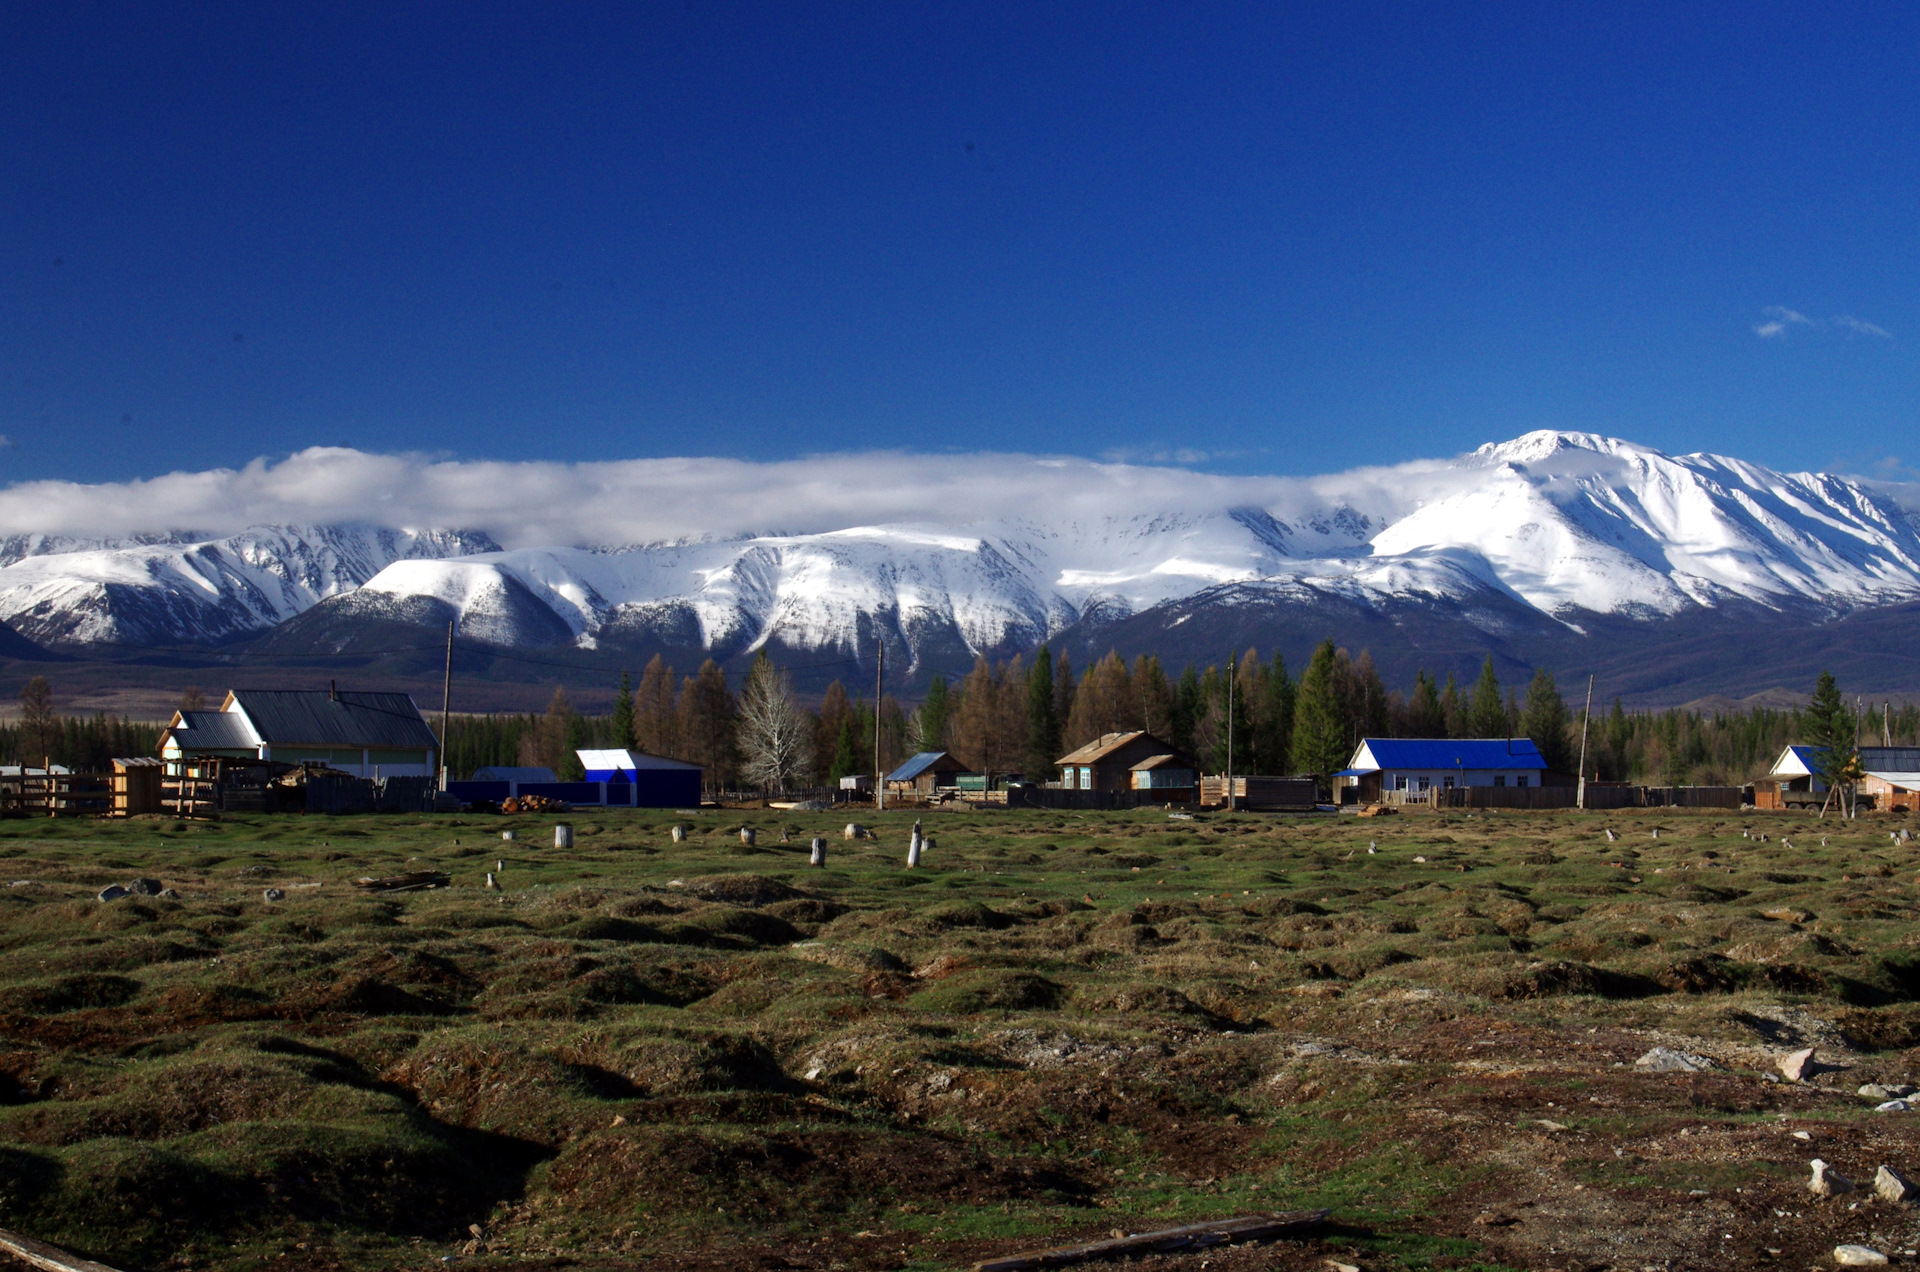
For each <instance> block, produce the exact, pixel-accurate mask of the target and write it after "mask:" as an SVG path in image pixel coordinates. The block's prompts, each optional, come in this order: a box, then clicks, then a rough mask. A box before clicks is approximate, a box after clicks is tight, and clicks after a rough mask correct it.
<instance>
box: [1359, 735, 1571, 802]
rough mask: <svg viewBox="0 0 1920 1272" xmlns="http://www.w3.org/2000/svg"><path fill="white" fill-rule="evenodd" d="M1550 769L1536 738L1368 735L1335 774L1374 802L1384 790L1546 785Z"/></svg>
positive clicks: (1414, 792)
mask: <svg viewBox="0 0 1920 1272" xmlns="http://www.w3.org/2000/svg"><path fill="white" fill-rule="evenodd" d="M1547 772H1548V770H1547V761H1546V760H1545V758H1543V757H1542V756H1541V754H1540V748H1539V747H1537V746H1535V745H1534V744H1533V740H1532V739H1531V738H1364V739H1362V740H1361V742H1360V745H1359V747H1358V748H1356V749H1355V750H1354V753H1353V758H1352V759H1351V760H1349V761H1348V762H1347V767H1345V768H1343V769H1341V770H1340V771H1339V772H1338V773H1336V774H1334V777H1335V778H1337V779H1339V780H1340V781H1341V782H1342V783H1343V784H1344V785H1346V786H1348V787H1352V788H1356V789H1357V798H1358V801H1359V802H1360V803H1363V804H1373V803H1379V802H1380V799H1381V792H1382V791H1400V792H1405V793H1406V794H1409V795H1418V794H1419V793H1420V792H1422V791H1429V790H1452V789H1454V788H1455V787H1457V786H1515V787H1520V786H1541V785H1544V784H1545V781H1544V779H1545V777H1546V775H1547ZM1343 802H1352V801H1351V800H1349V801H1343Z"/></svg>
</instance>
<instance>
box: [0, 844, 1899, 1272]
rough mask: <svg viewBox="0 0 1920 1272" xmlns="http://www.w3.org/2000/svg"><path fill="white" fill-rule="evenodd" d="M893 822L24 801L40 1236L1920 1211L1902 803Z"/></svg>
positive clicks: (6, 999) (455, 1237) (548, 1257)
mask: <svg viewBox="0 0 1920 1272" xmlns="http://www.w3.org/2000/svg"><path fill="white" fill-rule="evenodd" d="M854 816H856V817H857V818H858V819H859V820H861V821H862V822H864V823H866V824H868V825H870V826H872V827H873V828H874V829H875V830H876V832H877V834H878V839H877V840H876V841H872V842H867V841H861V842H848V841H846V840H844V839H843V838H842V837H841V827H842V826H843V825H844V824H845V822H846V820H847V817H846V816H845V815H830V814H809V813H781V812H747V813H742V812H732V811H713V810H709V811H706V812H702V813H700V814H697V815H688V814H682V815H677V816H674V815H667V814H653V813H632V814H625V813H610V814H601V813H597V812H590V813H576V814H573V815H570V816H567V817H563V818H554V817H519V818H503V817H483V816H473V815H469V816H463V817H438V818H426V817H417V818H415V817H382V818H317V817H316V818H295V817H272V818H270V817H259V818H248V817H235V818H231V819H229V820H227V821H224V822H221V823H215V824H207V823H191V824H189V823H181V822H173V821H154V820H141V821H134V822H129V823H117V824H116V823H91V822H77V821H76V822H44V821H33V822H25V821H13V822H5V823H0V916H4V917H3V918H0V1226H4V1227H7V1228H11V1229H14V1230H16V1231H20V1232H24V1233H26V1234H28V1235H30V1236H34V1237H37V1238H39V1239H41V1240H45V1241H50V1242H54V1243H56V1244H59V1245H62V1246H65V1247H66V1248H68V1249H71V1250H75V1251H77V1252H80V1253H84V1254H86V1255H89V1256H92V1257H95V1258H99V1259H102V1260H105V1261H107V1262H110V1263H114V1264H116V1265H118V1266H121V1267H125V1268H129V1269H160V1268H207V1269H229V1268H232V1269H240V1268H249V1269H250V1268H260V1267H289V1268H293V1267H326V1268H336V1267H337V1268H352V1269H360V1268H392V1267H406V1268H413V1267H419V1268H425V1267H428V1266H439V1265H442V1263H443V1261H444V1260H451V1261H452V1262H453V1263H454V1264H455V1265H467V1264H472V1265H475V1266H496V1265H497V1266H506V1265H536V1266H581V1267H644V1268H662V1269H664V1268H713V1269H735V1268H740V1269H745V1268H821V1269H827V1268H942V1267H952V1266H965V1265H966V1264H968V1263H970V1262H972V1261H974V1260H976V1259H981V1258H985V1257H989V1256H991V1255H995V1254H1000V1253H1006V1252H1011V1251H1013V1250H1016V1249H1021V1248H1028V1247H1032V1246H1036V1245H1047V1244H1054V1243H1056V1242H1059V1241H1065V1240H1069V1239H1075V1238H1091V1237H1097V1236H1105V1235H1107V1234H1108V1233H1109V1232H1111V1231H1113V1230H1116V1229H1118V1230H1122V1231H1140V1230H1145V1229H1150V1228H1155V1227H1168V1226H1173V1225H1175V1224H1178V1223H1182V1222H1190V1221H1194V1220H1198V1219H1201V1218H1206V1217H1210V1216H1218V1215H1226V1214H1231V1213H1239V1212H1244V1211H1248V1210H1260V1209H1296V1208H1305V1207H1317V1206H1327V1207H1331V1208H1332V1209H1333V1211H1334V1218H1333V1221H1332V1223H1331V1224H1330V1225H1329V1226H1328V1227H1327V1228H1326V1229H1324V1230H1323V1231H1322V1232H1320V1233H1318V1234H1316V1235H1314V1236H1312V1237H1310V1238H1306V1239H1303V1240H1300V1241H1292V1242H1282V1243H1279V1244H1276V1245H1269V1246H1262V1247H1257V1248H1239V1249H1234V1250H1231V1251H1214V1252H1211V1253H1210V1254H1207V1255H1204V1256H1197V1255H1195V1256H1156V1257H1154V1258H1151V1259H1147V1260H1144V1261H1142V1262H1141V1263H1137V1264H1135V1265H1133V1266H1150V1267H1160V1266H1165V1267H1175V1266H1179V1267H1194V1268H1198V1267H1201V1266H1207V1267H1209V1268H1210V1269H1221V1268H1319V1269H1324V1268H1325V1267H1326V1261H1327V1260H1328V1259H1329V1258H1334V1259H1338V1260H1340V1261H1343V1262H1348V1263H1352V1264H1355V1265H1358V1266H1360V1267H1363V1268H1366V1269H1395V1268H1407V1269H1423V1268H1470V1267H1480V1268H1499V1267H1510V1268H1532V1269H1537V1268H1548V1267H1552V1268H1561V1269H1573V1268H1579V1269H1597V1268H1623V1269H1635V1270H1636V1272H1637V1270H1638V1269H1642V1268H1647V1267H1654V1268H1668V1267H1671V1268H1682V1267H1687V1268H1699V1267H1748V1266H1752V1267H1772V1266H1778V1267H1794V1268H1804V1267H1807V1266H1808V1265H1809V1264H1810V1263H1820V1262H1830V1261H1831V1260H1830V1252H1831V1250H1832V1248H1833V1246H1834V1245H1835V1244H1836V1243H1837V1242H1840V1241H1861V1242H1866V1243H1868V1244H1873V1245H1876V1246H1878V1247H1879V1248H1880V1249H1883V1250H1885V1251H1887V1252H1888V1253H1890V1254H1895V1255H1896V1257H1897V1255H1898V1252H1899V1251H1902V1250H1911V1249H1913V1248H1915V1243H1916V1242H1917V1241H1920V1226H1917V1225H1916V1221H1915V1219H1914V1218H1913V1216H1912V1213H1911V1212H1909V1211H1908V1210H1906V1209H1903V1208H1901V1207H1899V1206H1896V1205H1894V1204H1891V1203H1888V1202H1885V1201H1880V1200H1876V1199H1874V1197H1873V1194H1872V1190H1871V1182H1872V1179H1873V1176H1874V1172H1875V1169H1876V1168H1877V1167H1878V1166H1879V1165H1880V1164H1881V1163H1886V1164H1889V1165H1892V1166H1894V1167H1896V1168H1898V1169H1903V1170H1907V1171H1909V1172H1910V1173H1912V1174H1914V1175H1915V1176H1916V1177H1920V1133H1916V1131H1915V1129H1914V1127H1915V1125H1916V1119H1920V1111H1915V1112H1912V1113H1899V1112H1889V1113H1876V1112H1874V1111H1873V1106H1874V1103H1875V1101H1873V1100H1870V1099H1865V1098H1862V1097H1860V1096H1858V1095H1856V1094H1855V1088H1856V1087H1858V1086H1859V1085H1861V1084H1863V1083H1867V1082H1886V1083H1892V1082H1899V1081H1902V1080H1906V1079H1908V1078H1910V1077H1911V1076H1913V1075H1914V1074H1915V1073H1916V1072H1920V1063H1916V1060H1917V1059H1920V1053H1916V1052H1914V1051H1911V1050H1909V1048H1913V1047H1915V1046H1916V1045H1920V949H1916V946H1920V929H1917V928H1916V927H1915V924H1914V918H1915V915H1916V905H1915V900H1916V878H1915V871H1916V869H1917V868H1920V861H1916V859H1915V854H1914V853H1913V851H1912V850H1911V849H1909V848H1907V847H1904V846H1900V845H1896V844H1894V843H1892V842H1890V841H1889V838H1888V830H1889V829H1890V828H1892V827H1896V826H1897V825H1898V824H1899V823H1898V822H1897V821H1896V822H1890V821H1888V820H1887V819H1884V818H1881V819H1871V820H1868V819H1863V820H1861V821H1858V822H1852V823H1845V822H1836V821H1834V820H1832V819H1829V820H1828V821H1827V822H1825V823H1824V824H1822V823H1816V822H1814V821H1812V820H1811V819H1809V818H1805V817H1800V816H1793V817H1788V816H1784V815H1778V814H1749V815H1744V816H1743V815H1733V814H1726V813H1693V812H1678V811H1675V812H1667V813H1664V814H1662V815H1660V816H1657V817H1656V816H1653V815H1651V814H1647V815H1626V816H1622V815H1611V814H1609V815H1602V814H1592V815H1579V814H1564V813H1557V814H1556V813H1548V814H1542V813H1500V812H1493V813H1480V814H1473V815H1469V814H1466V813H1464V812H1462V813H1414V814H1408V815H1402V816H1398V817H1390V818H1377V819H1366V820H1362V819H1357V818H1353V817H1341V818H1334V817H1327V816H1320V817H1310V818H1297V817H1296V818H1284V817H1266V816H1257V815H1250V814H1236V815H1230V816H1229V815H1220V814H1214V815H1203V816H1199V817H1196V818H1194V819H1192V820H1175V819H1171V818H1169V817H1168V816H1167V815H1166V814H1165V813H1164V812H1144V811H1142V812H1129V813H1084V814H1080V813H1039V812H1013V813H1009V812H1004V811H1002V812H977V813H956V812H932V813H926V814H923V815H922V816H923V817H924V821H925V825H926V829H927V833H928V834H929V835H930V836H932V837H933V838H934V839H935V841H936V842H935V846H934V847H933V849H932V850H931V851H929V852H928V854H927V856H926V860H925V864H924V865H923V866H922V868H920V869H917V870H908V869H905V868H904V860H905V856H906V842H907V836H908V831H909V828H910V826H911V824H912V822H913V819H914V814H912V813H905V814H899V813H886V814H882V815H880V816H878V817H875V816H874V815H872V814H871V813H865V814H854ZM555 821H564V822H566V823H568V824H570V825H572V826H573V827H574V828H575V831H576V836H577V838H576V840H575V846H574V847H573V848H571V849H567V850H556V849H555V848H553V847H552V846H551V844H552V842H553V839H552V826H553V824H554V822H555ZM675 823H681V824H685V825H687V826H688V827H689V828H690V834H689V836H688V841H687V842H686V843H683V844H675V843H672V842H671V841H670V836H669V830H670V828H671V827H672V826H673V825H674V824H675ZM743 825H745V826H752V827H754V828H755V829H757V831H758V844H757V845H756V846H754V847H747V846H744V845H743V844H742V843H741V842H740V836H739V834H738V831H739V829H740V828H741V827H742V826H743ZM508 828H511V829H513V830H515V831H516V832H517V834H518V836H519V838H518V841H517V842H514V843H505V842H503V841H502V840H501V838H500V832H501V830H503V829H508ZM1607 828H1611V829H1612V830H1614V831H1615V832H1616V833H1617V834H1618V836H1619V839H1618V841H1617V842H1610V841H1609V840H1608V839H1607V837H1606V834H1605V830H1606V829H1607ZM783 830H784V831H786V832H788V833H789V835H790V838H791V842H790V843H784V844H783V843H781V842H779V840H780V837H781V833H782V831H783ZM1656 830H1658V832H1659V833H1658V836H1657V837H1656V835H1655V833H1654V832H1655V831H1656ZM1743 830H1751V831H1752V832H1754V837H1752V838H1747V837H1743V834H1742V832H1743ZM1761 832H1764V833H1765V834H1766V835H1767V836H1768V838H1767V840H1765V841H1764V842H1763V841H1761V840H1760V839H1759V838H1758V835H1759V833H1761ZM816 834H819V835H825V836H827V837H828V840H829V846H828V865H827V868H826V869H823V870H815V869H809V868H808V866H807V842H808V839H809V838H810V837H811V836H813V835H816ZM1822 835H1825V836H1826V842H1825V845H1824V846H1823V844H1822V838H1821V837H1822ZM1370 843H1371V844H1374V845H1375V846H1376V847H1377V851H1374V852H1369V851H1368V849H1369V844H1370ZM497 862H499V863H503V864H501V865H500V866H499V867H498V874H499V881H500V884H501V889H502V890H501V891H499V892H491V891H488V890H486V889H485V888H484V886H483V881H484V875H485V872H486V871H489V870H494V869H496V863H497ZM422 869H438V870H443V871H446V872H447V873H448V874H450V875H451V876H452V879H453V885H452V886H451V887H449V888H445V889H439V890H434V891H427V892H412V893H402V894H390V895H368V894H366V893H364V892H363V891H361V890H359V889H356V888H355V887H353V886H352V882H351V881H352V880H354V879H357V878H359V877H361V876H387V875H394V874H398V873H401V872H403V871H408V870H422ZM142 876H144V877H151V878H155V879H159V880H161V881H162V882H163V883H164V884H166V885H167V886H168V887H170V888H171V889H173V890H174V891H175V892H176V893H177V896H175V897H131V898H127V899H123V900H119V901H113V902H104V903H103V902H100V901H97V900H95V899H94V896H95V893H96V892H97V891H98V890H99V889H101V888H102V887H104V886H106V885H108V884H112V883H121V882H125V881H127V880H129V879H131V878H134V877H142ZM269 887H274V888H279V889H281V890H283V891H284V893H285V898H284V900H281V901H278V902H274V903H269V902H267V901H265V900H263V896H262V894H263V890H264V889H266V888H269ZM1808 1045H1814V1046H1817V1047H1818V1048H1819V1058H1820V1061H1821V1062H1822V1066H1823V1068H1822V1070H1821V1071H1820V1072H1818V1073H1817V1074H1816V1075H1815V1076H1813V1077H1812V1078H1811V1079H1810V1080H1809V1081H1807V1082H1805V1083H1800V1084H1794V1083H1787V1082H1782V1081H1778V1080H1769V1075H1770V1074H1772V1073H1773V1071H1774V1069H1775V1067H1776V1064H1777V1061H1778V1059H1779V1057H1780V1056H1782V1055H1783V1054H1785V1053H1786V1052H1788V1051H1791V1050H1793V1049H1795V1048H1797V1047H1802V1046H1808ZM1656 1046H1660V1047H1666V1048H1668V1049H1670V1050H1673V1051H1678V1052H1682V1053H1685V1054H1688V1055H1691V1056H1694V1057H1697V1058H1699V1060H1700V1061H1702V1062H1710V1067H1704V1068H1702V1070H1701V1071H1699V1072H1644V1071H1641V1070H1640V1069H1637V1068H1636V1067H1635V1061H1636V1060H1637V1059H1638V1058H1639V1057H1641V1056H1642V1055H1644V1054H1645V1053H1646V1052H1648V1051H1649V1050H1650V1049H1651V1048H1654V1047H1656ZM1816 1156H1818V1157H1822V1158H1824V1159H1825V1160H1827V1161H1828V1162H1830V1163H1833V1165H1834V1166H1835V1167H1836V1168H1837V1169H1838V1170H1840V1171H1841V1172H1842V1173H1843V1174H1846V1175H1848V1176H1849V1177H1851V1178H1853V1179H1854V1180H1856V1181H1858V1182H1860V1183H1861V1184H1862V1186H1863V1191H1862V1192H1860V1193H1856V1194H1854V1195H1851V1196H1848V1197H1841V1198H1836V1199H1829V1200H1823V1199H1819V1198H1816V1197H1814V1196H1812V1195H1811V1194H1809V1193H1808V1192H1807V1190H1806V1188H1805V1179H1806V1177H1807V1162H1808V1161H1809V1160H1810V1159H1811V1158H1813V1157H1816ZM1203 1261H1204V1262H1203Z"/></svg>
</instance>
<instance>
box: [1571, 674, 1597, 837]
mask: <svg viewBox="0 0 1920 1272" xmlns="http://www.w3.org/2000/svg"><path fill="white" fill-rule="evenodd" d="M1592 719H1593V675H1592V673H1591V672H1589V673H1588V675H1587V705H1586V708H1585V709H1584V710H1582V711H1581V712H1580V788H1579V790H1578V791H1576V792H1575V793H1574V797H1573V806H1574V807H1575V808H1578V809H1580V810H1581V811H1583V812H1584V811H1585V810H1586V807H1587V725H1588V723H1589V722H1590V721H1591V720H1592Z"/></svg>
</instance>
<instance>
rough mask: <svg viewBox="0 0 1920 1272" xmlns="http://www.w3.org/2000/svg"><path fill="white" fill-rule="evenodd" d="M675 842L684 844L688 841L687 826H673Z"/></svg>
mask: <svg viewBox="0 0 1920 1272" xmlns="http://www.w3.org/2000/svg"><path fill="white" fill-rule="evenodd" d="M673 842H674V843H676V844H684V843H686V842H687V828H686V827H685V826H675V827H674V828H673Z"/></svg>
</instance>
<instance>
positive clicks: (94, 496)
mask: <svg viewBox="0 0 1920 1272" xmlns="http://www.w3.org/2000/svg"><path fill="white" fill-rule="evenodd" d="M1343 480H1346V479H1343ZM1313 485H1314V483H1313V482H1312V481H1308V480H1303V479H1297V478H1280V477H1226V476H1219V475H1215V474H1210V473H1199V472H1194V471H1191V470H1189V469H1182V468H1171V467H1148V466H1137V465H1129V464H1115V463H1099V462H1096V461H1093V460H1087V459H1077V458H1060V457H1039V456H1032V455H1010V454H968V455H918V454H906V453H899V452H873V453H867V454H839V455H821V456H813V457H808V458H803V459H792V460H782V461H776V462H767V463H755V462H749V461H744V460H735V459H716V458H701V457H686V458H667V459H631V460H615V461H608V462H602V463H584V464H562V463H508V462H494V461H462V460H448V459H442V458H438V457H433V456H422V455H377V454H369V453H366V452H364V451H357V450H349V449H345V448H340V447H314V448H312V449H309V450H304V451H300V452H298V453H297V454H294V455H291V456H289V457H287V458H285V459H282V460H279V461H277V462H269V461H268V460H265V459H256V460H254V461H253V462H252V463H249V464H247V465H246V466H245V467H242V468H220V469H213V470H210V471H206V472H176V473H168V474H166V475H164V476H160V477H153V478H144V479H140V480H135V481H128V482H118V483H102V484H97V485H89V484H82V483H79V482H67V481H33V482H21V483H18V484H16V485H13V486H9V487H6V488H5V489H0V534H49V535H71V536H76V537H85V538H96V537H101V538H112V537H118V536H123V535H130V534H137V533H166V532H176V531H190V532H200V533H207V534H215V535H220V534H230V533H233V532H235V531H238V530H242V529H245V528H246V527H248V526H253V525H271V524H309V525H311V524H327V523H331V522H366V523H371V524H375V525H385V526H392V527H395V528H409V527H410V528H416V529H428V528H439V529H468V530H484V531H487V532H488V533H490V534H492V535H493V536H494V537H495V538H496V539H498V540H499V541H500V542H501V543H503V544H505V545H506V546H508V547H528V546H552V545H563V544H582V545H586V544H622V543H646V542H655V541H659V540H665V539H676V538H684V537H691V536H696V535H732V534H747V533H757V532H765V531H781V532H789V533H808V532H817V531H825V530H837V529H842V528H844V527H847V526H853V525H873V524H881V523H894V522H915V521H940V522H948V523H951V522H955V521H966V520H971V519H974V518H980V519H1002V518H1029V519H1033V518H1044V519H1046V520H1049V521H1054V520H1059V519H1071V518H1078V517H1085V518H1097V517H1106V516H1123V517H1126V516H1133V515H1135V514H1136V513H1146V514H1148V515H1152V514H1155V513H1160V512H1169V511H1196V510H1201V509H1207V508H1213V509H1219V508H1231V507H1238V506H1241V505H1247V504H1259V505H1268V504H1271V503H1274V502H1276V501H1281V502H1286V501H1289V497H1290V492H1291V494H1292V497H1296V498H1297V497H1298V495H1299V494H1303V493H1306V492H1308V491H1310V490H1311V488H1312V487H1313Z"/></svg>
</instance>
